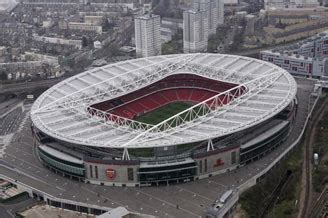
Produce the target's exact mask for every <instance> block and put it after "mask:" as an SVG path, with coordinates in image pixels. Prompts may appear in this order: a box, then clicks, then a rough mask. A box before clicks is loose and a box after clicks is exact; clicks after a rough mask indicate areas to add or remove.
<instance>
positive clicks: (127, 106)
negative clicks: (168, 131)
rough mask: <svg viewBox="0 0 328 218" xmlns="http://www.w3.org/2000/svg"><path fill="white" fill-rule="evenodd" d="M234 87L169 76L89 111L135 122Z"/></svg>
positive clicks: (195, 102) (185, 75) (93, 106)
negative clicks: (154, 112)
mask: <svg viewBox="0 0 328 218" xmlns="http://www.w3.org/2000/svg"><path fill="white" fill-rule="evenodd" d="M235 86H236V84H231V83H225V82H220V81H216V80H212V79H208V78H205V77H201V76H197V75H192V74H177V75H170V76H168V77H166V78H164V79H162V80H160V81H158V82H156V83H153V84H151V85H149V86H146V87H144V88H142V89H140V90H137V91H135V92H133V93H130V94H126V95H123V96H121V97H118V98H116V99H112V100H110V101H104V102H101V103H98V104H95V105H92V106H91V108H96V109H98V110H101V111H106V112H109V113H111V114H114V115H117V116H120V117H124V118H128V119H134V118H136V117H138V116H140V115H143V114H145V113H148V112H151V111H153V110H156V109H158V108H160V107H163V106H165V105H167V104H170V103H174V102H190V103H192V104H197V103H199V102H202V101H205V100H206V99H208V98H210V97H212V96H214V95H216V94H218V93H221V92H224V91H226V90H229V89H231V88H234V87H235ZM225 102H227V101H225Z"/></svg>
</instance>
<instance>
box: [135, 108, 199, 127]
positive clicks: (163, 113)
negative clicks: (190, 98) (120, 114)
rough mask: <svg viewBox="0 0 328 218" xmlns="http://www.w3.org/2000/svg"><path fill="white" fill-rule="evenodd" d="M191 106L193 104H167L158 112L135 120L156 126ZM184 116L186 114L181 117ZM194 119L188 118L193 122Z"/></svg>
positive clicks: (155, 111) (152, 112)
mask: <svg viewBox="0 0 328 218" xmlns="http://www.w3.org/2000/svg"><path fill="white" fill-rule="evenodd" d="M191 106H192V104H190V103H186V102H175V103H171V104H167V105H165V106H163V107H161V108H159V109H157V110H154V111H151V112H149V113H146V114H144V115H141V116H139V117H137V118H136V119H135V120H136V121H139V122H143V123H148V124H152V125H156V124H158V123H160V122H162V121H164V120H166V119H168V118H170V117H172V116H174V115H176V114H178V113H180V112H182V111H184V110H186V109H188V108H190V107H191ZM196 109H197V108H196ZM184 115H185V114H182V115H181V117H184ZM192 119H193V117H188V119H187V120H192ZM177 125H178V124H177ZM173 126H174V125H173Z"/></svg>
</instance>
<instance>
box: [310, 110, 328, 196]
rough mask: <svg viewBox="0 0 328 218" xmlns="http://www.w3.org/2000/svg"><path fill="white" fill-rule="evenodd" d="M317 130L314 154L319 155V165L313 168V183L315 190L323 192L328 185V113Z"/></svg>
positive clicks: (325, 113)
mask: <svg viewBox="0 0 328 218" xmlns="http://www.w3.org/2000/svg"><path fill="white" fill-rule="evenodd" d="M315 128H316V130H315V131H316V132H315V141H314V145H313V153H317V154H319V163H318V165H317V166H315V165H314V166H313V167H314V168H313V172H312V177H313V179H312V182H313V188H314V190H315V191H316V192H321V191H322V190H323V188H324V187H325V185H326V184H328V177H327V175H328V111H326V112H324V115H323V117H322V119H321V120H320V121H319V123H318V126H316V127H315Z"/></svg>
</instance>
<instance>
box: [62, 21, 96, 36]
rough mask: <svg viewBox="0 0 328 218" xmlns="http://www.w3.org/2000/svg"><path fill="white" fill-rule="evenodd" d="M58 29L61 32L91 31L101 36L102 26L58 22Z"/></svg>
mask: <svg viewBox="0 0 328 218" xmlns="http://www.w3.org/2000/svg"><path fill="white" fill-rule="evenodd" d="M58 26H59V29H62V30H79V31H91V32H96V33H98V34H102V26H98V25H94V24H91V23H78V22H67V21H60V22H58Z"/></svg>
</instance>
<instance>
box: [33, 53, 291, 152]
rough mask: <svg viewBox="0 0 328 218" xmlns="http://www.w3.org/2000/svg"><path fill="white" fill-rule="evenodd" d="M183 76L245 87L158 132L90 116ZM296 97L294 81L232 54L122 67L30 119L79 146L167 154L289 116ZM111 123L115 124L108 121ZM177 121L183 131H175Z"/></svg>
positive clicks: (62, 86)
mask: <svg viewBox="0 0 328 218" xmlns="http://www.w3.org/2000/svg"><path fill="white" fill-rule="evenodd" d="M179 73H184V74H185V73H190V74H195V75H199V76H202V77H206V78H211V79H214V80H219V81H225V82H229V83H234V84H238V86H236V87H234V88H232V89H230V90H227V91H225V92H223V93H220V94H218V95H216V96H213V97H211V98H210V99H208V100H205V101H203V102H201V103H199V104H197V105H195V106H193V107H191V108H189V109H187V110H186V111H183V112H181V113H179V114H177V115H175V116H173V117H171V118H169V119H167V120H165V121H163V122H161V123H159V124H157V125H150V124H145V123H140V122H136V121H134V120H129V119H127V118H123V117H118V116H117V115H113V114H108V113H106V112H102V111H97V115H98V116H91V115H90V113H89V112H88V108H89V106H90V105H92V104H95V103H99V102H102V101H105V100H109V99H113V98H116V97H119V96H122V95H125V94H127V93H130V92H133V91H135V90H138V89H140V88H142V87H145V86H147V85H149V84H152V83H154V82H156V81H159V80H161V79H163V78H165V77H166V76H169V75H172V74H179ZM233 93H239V94H241V96H239V97H238V96H234V94H233ZM295 95H296V82H295V80H294V78H293V77H292V76H291V75H290V74H289V73H288V72H287V71H285V70H283V69H281V68H279V67H277V66H275V65H273V64H271V63H268V62H264V61H261V60H257V59H252V58H248V57H240V56H233V55H225V54H207V53H200V54H176V55H167V56H154V57H148V58H140V59H133V60H128V61H123V62H118V63H115V64H110V65H106V66H103V67H100V68H96V69H92V70H89V71H86V72H84V73H81V74H78V75H76V76H73V77H71V78H68V79H66V80H64V81H62V82H60V83H58V84H56V85H55V86H53V87H52V88H50V89H48V90H47V91H46V92H44V93H43V94H42V95H41V96H40V97H39V98H38V99H37V100H36V101H35V103H34V104H33V106H32V110H31V118H32V121H33V123H34V125H35V127H36V128H38V129H39V130H41V131H42V132H44V133H45V134H47V135H49V136H52V137H54V138H58V139H60V140H63V141H66V142H69V143H73V144H79V145H87V146H95V147H111V148H146V147H162V146H172V145H176V144H184V143H192V142H198V141H203V140H207V139H211V138H216V137H220V136H224V135H228V134H231V133H233V132H237V131H240V130H243V129H247V128H249V127H251V126H254V125H256V124H259V123H261V122H263V121H265V120H267V119H269V118H271V117H273V116H274V115H276V114H277V113H279V112H280V111H282V110H283V109H284V108H285V107H286V106H288V104H290V103H291V101H292V100H293V98H294V97H295ZM222 98H229V100H230V102H229V103H228V104H223V103H222V102H221V100H220V99H222ZM208 105H210V106H211V111H210V113H207V114H206V115H204V113H200V112H199V108H205V107H206V108H208ZM197 109H198V111H197ZM185 114H193V116H195V117H196V119H193V120H192V121H188V119H185V118H184V117H183V116H182V115H185ZM106 116H110V117H111V118H112V119H110V120H108V119H106V118H105V117H106ZM111 120H116V122H113V121H111ZM176 122H179V124H180V125H178V126H175V125H173V123H176Z"/></svg>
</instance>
